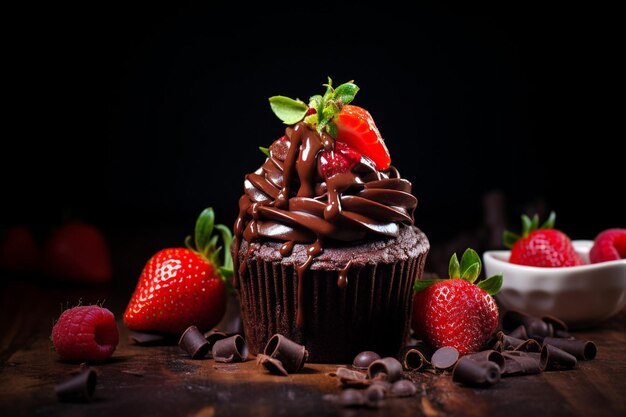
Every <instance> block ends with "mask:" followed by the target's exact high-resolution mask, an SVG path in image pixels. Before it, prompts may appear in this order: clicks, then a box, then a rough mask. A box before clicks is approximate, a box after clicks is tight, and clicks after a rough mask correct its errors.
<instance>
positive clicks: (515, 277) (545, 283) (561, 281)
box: [483, 213, 626, 328]
mask: <svg viewBox="0 0 626 417" xmlns="http://www.w3.org/2000/svg"><path fill="white" fill-rule="evenodd" d="M554 220H555V215H554V213H551V215H550V218H549V219H548V220H547V221H546V222H545V223H544V224H543V225H541V226H540V225H539V219H538V217H537V216H535V217H533V218H532V219H531V218H529V217H528V216H525V215H524V216H522V223H523V231H522V234H521V235H515V234H513V233H510V232H505V235H504V241H505V244H506V245H507V246H508V247H510V248H511V250H494V251H487V252H485V254H484V255H483V258H484V264H485V270H486V273H487V275H488V276H489V275H493V274H496V273H503V275H504V280H503V284H502V289H501V290H500V292H499V293H498V294H497V296H496V298H497V300H498V302H499V303H500V304H501V306H502V307H503V308H504V309H507V310H519V311H523V312H526V313H528V314H532V315H535V316H540V317H541V316H555V317H559V318H560V319H562V320H564V321H565V322H566V323H567V324H568V325H569V326H570V327H578V328H580V327H589V326H593V325H596V324H598V323H600V322H602V321H604V320H606V319H608V318H610V317H612V316H613V315H615V314H617V313H618V312H620V311H621V310H622V309H624V307H626V229H609V230H606V231H604V232H602V233H600V234H599V235H598V237H597V238H596V239H595V241H591V240H574V241H571V240H570V239H569V237H568V236H567V235H566V234H564V233H563V232H561V231H559V230H556V229H554Z"/></svg>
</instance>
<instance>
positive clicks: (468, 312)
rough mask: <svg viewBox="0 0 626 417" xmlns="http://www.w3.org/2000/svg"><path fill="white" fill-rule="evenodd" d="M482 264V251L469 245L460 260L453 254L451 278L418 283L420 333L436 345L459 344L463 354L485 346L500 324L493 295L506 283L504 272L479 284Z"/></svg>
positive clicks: (415, 318) (416, 299) (415, 304)
mask: <svg viewBox="0 0 626 417" xmlns="http://www.w3.org/2000/svg"><path fill="white" fill-rule="evenodd" d="M481 268H482V266H481V262H480V257H479V256H478V254H477V253H476V252H475V251H474V250H472V249H467V250H466V251H465V253H464V254H463V257H462V258H461V263H460V264H459V261H458V258H457V256H456V254H454V255H452V258H451V259H450V266H449V275H450V279H431V280H418V281H417V282H416V283H415V291H416V293H415V296H414V299H413V330H414V331H415V335H416V337H418V338H419V339H422V340H423V341H425V342H426V343H428V344H429V345H431V346H432V347H434V348H440V347H444V346H450V347H453V348H456V349H457V350H458V351H459V353H460V354H461V355H464V354H467V353H471V352H477V351H479V350H480V349H481V348H482V347H484V345H485V343H486V342H487V340H488V339H489V338H490V337H491V335H492V334H493V333H494V332H495V330H496V328H497V327H498V307H497V306H496V303H495V301H494V299H493V297H492V295H493V294H495V293H497V292H498V291H499V290H500V287H501V286H502V274H498V275H494V276H492V277H491V278H488V279H486V280H483V281H480V282H479V283H478V284H475V283H474V281H476V278H477V277H478V275H480V271H481Z"/></svg>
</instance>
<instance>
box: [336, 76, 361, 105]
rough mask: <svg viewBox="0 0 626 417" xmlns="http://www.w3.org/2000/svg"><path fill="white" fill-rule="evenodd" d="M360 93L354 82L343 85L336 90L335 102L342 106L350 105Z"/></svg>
mask: <svg viewBox="0 0 626 417" xmlns="http://www.w3.org/2000/svg"><path fill="white" fill-rule="evenodd" d="M358 92H359V87H357V86H356V84H354V82H353V81H348V82H347V83H344V84H341V85H340V86H339V87H337V88H336V89H335V100H338V101H339V102H340V106H343V105H344V104H348V103H350V102H351V101H352V100H354V96H356V93H358Z"/></svg>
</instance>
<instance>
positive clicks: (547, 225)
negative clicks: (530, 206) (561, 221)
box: [541, 211, 556, 229]
mask: <svg viewBox="0 0 626 417" xmlns="http://www.w3.org/2000/svg"><path fill="white" fill-rule="evenodd" d="M555 221H556V213H555V212H553V211H551V212H550V216H549V217H548V219H547V220H546V221H545V223H544V224H542V225H541V228H542V229H552V228H554V222H555Z"/></svg>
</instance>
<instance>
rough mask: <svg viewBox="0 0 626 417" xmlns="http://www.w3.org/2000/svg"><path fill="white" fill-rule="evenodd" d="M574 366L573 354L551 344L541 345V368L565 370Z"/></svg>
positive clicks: (543, 369)
mask: <svg viewBox="0 0 626 417" xmlns="http://www.w3.org/2000/svg"><path fill="white" fill-rule="evenodd" d="M575 367H576V358H575V357H574V355H571V354H569V353H567V352H566V351H564V350H562V349H559V348H558V347H555V346H552V345H543V349H541V370H542V371H545V370H565V369H574V368H575Z"/></svg>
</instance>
